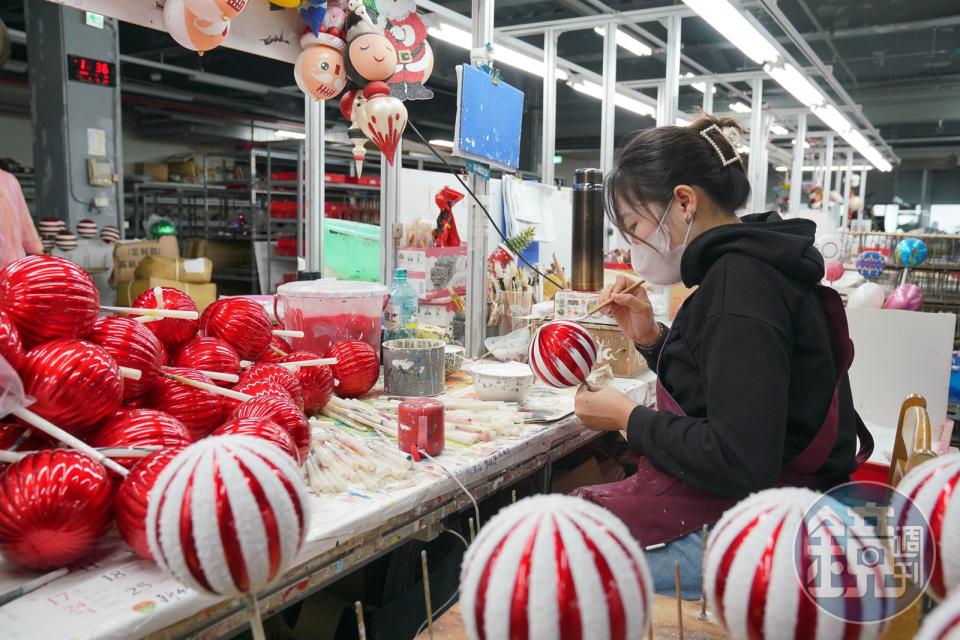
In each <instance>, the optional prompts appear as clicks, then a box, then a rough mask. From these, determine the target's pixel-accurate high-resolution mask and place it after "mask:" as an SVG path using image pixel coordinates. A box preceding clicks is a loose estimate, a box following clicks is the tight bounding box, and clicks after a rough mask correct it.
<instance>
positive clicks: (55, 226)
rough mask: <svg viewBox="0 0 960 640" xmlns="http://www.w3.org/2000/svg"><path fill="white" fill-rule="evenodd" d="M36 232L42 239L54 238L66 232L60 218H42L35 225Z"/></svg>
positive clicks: (64, 223) (65, 224)
mask: <svg viewBox="0 0 960 640" xmlns="http://www.w3.org/2000/svg"><path fill="white" fill-rule="evenodd" d="M37 230H38V231H39V232H40V235H41V236H42V237H44V238H54V237H56V235H57V234H58V233H60V232H61V231H66V230H67V223H66V222H64V221H63V220H61V219H60V218H44V219H42V220H41V221H40V224H38V225H37Z"/></svg>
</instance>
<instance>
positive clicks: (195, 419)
mask: <svg viewBox="0 0 960 640" xmlns="http://www.w3.org/2000/svg"><path fill="white" fill-rule="evenodd" d="M168 372H169V373H172V374H174V375H178V376H182V377H184V378H190V379H191V380H194V381H195V382H206V383H207V384H213V381H212V380H210V378H208V377H207V376H205V375H203V374H202V373H200V372H198V371H194V370H193V369H177V368H172V369H168ZM147 403H148V404H149V406H150V407H151V408H153V409H158V410H160V411H163V412H165V413H169V414H170V415H171V416H173V417H174V418H176V419H177V420H179V421H180V422H182V423H183V425H184V426H185V427H186V428H187V430H188V431H189V432H190V436H191V437H192V438H193V439H194V440H199V439H200V438H203V437H205V436H207V435H209V433H210V432H211V431H213V430H214V429H216V428H217V426H218V425H219V424H220V419H221V416H223V405H222V404H221V396H218V395H217V394H215V393H211V392H209V391H204V390H203V389H197V388H195V387H190V386H187V385H185V384H181V383H179V382H177V381H176V380H171V379H170V378H167V377H164V376H160V377H159V378H157V382H156V384H154V385H153V389H151V390H150V394H149V395H148V396H147Z"/></svg>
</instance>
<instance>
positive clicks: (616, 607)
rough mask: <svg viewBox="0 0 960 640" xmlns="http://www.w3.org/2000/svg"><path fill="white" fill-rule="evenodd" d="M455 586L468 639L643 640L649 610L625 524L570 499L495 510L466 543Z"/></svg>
mask: <svg viewBox="0 0 960 640" xmlns="http://www.w3.org/2000/svg"><path fill="white" fill-rule="evenodd" d="M460 584H461V591H460V593H461V604H462V607H461V613H462V615H463V619H464V623H465V626H466V629H467V635H468V636H469V638H471V640H478V639H480V638H483V639H484V640H506V639H508V638H509V639H510V640H526V639H530V640H548V639H549V640H554V639H557V640H559V638H561V637H564V638H566V637H580V638H609V639H611V640H614V639H617V638H643V637H646V633H647V629H648V628H649V626H650V622H651V616H652V614H653V582H652V580H651V578H650V571H649V570H648V569H647V562H646V559H645V558H644V555H643V551H642V550H641V549H640V546H639V545H638V544H637V542H636V541H635V540H634V539H633V537H632V536H631V535H630V532H629V530H628V529H627V527H626V526H625V525H624V524H623V523H622V522H621V521H620V520H619V519H617V517H616V516H614V515H613V514H612V513H610V512H609V511H607V510H606V509H603V508H602V507H599V506H597V505H594V504H592V503H589V502H587V501H585V500H581V499H579V498H572V497H569V496H560V495H546V496H536V497H533V498H527V499H526V500H521V501H520V502H517V503H516V504H513V505H511V506H509V507H507V508H506V509H503V510H502V511H500V513H498V514H497V515H496V516H495V517H494V518H493V519H492V520H490V522H489V523H488V524H487V525H486V526H485V527H484V528H483V529H482V530H481V531H480V535H479V536H477V539H476V541H475V542H474V543H473V545H471V546H470V550H469V551H468V552H467V555H466V556H465V557H464V560H463V568H462V570H461V580H460Z"/></svg>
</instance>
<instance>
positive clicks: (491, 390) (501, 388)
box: [470, 362, 535, 403]
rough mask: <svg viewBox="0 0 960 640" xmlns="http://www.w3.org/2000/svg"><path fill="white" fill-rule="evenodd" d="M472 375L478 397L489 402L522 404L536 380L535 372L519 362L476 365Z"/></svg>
mask: <svg viewBox="0 0 960 640" xmlns="http://www.w3.org/2000/svg"><path fill="white" fill-rule="evenodd" d="M470 373H471V374H472V375H473V389H474V391H476V392H477V397H479V398H480V399H481V400H488V401H492V400H496V401H500V402H520V403H522V402H523V401H524V400H526V399H527V396H528V395H529V394H530V387H532V386H533V383H534V380H535V377H534V375H533V370H532V369H530V367H528V366H527V365H525V364H521V363H519V362H495V363H480V364H475V365H473V367H472V368H471V369H470Z"/></svg>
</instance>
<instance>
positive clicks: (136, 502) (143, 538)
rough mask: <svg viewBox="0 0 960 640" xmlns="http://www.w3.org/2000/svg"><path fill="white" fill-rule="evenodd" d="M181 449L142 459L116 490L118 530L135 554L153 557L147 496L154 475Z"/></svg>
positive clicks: (161, 452) (155, 479)
mask: <svg viewBox="0 0 960 640" xmlns="http://www.w3.org/2000/svg"><path fill="white" fill-rule="evenodd" d="M181 451H183V448H182V447H177V448H173V449H164V450H162V451H156V452H154V453H151V454H150V455H148V456H147V457H145V458H141V459H140V461H139V462H137V463H136V464H135V465H134V466H133V468H132V469H131V470H130V475H128V476H127V477H126V478H124V479H123V482H122V483H121V484H120V488H119V489H117V497H116V499H115V501H114V508H115V510H116V521H117V530H118V531H119V532H120V537H122V538H123V540H124V542H126V543H127V544H128V545H130V548H131V549H133V551H134V553H136V554H137V555H138V556H140V557H141V558H144V559H146V560H153V556H151V555H150V545H148V544H147V499H148V497H149V495H150V490H151V489H153V485H154V483H155V482H156V481H157V476H159V475H160V472H161V471H163V470H164V469H165V468H166V466H167V465H168V464H170V461H171V460H173V459H174V458H176V457H177V456H178V455H179V454H180V452H181Z"/></svg>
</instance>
